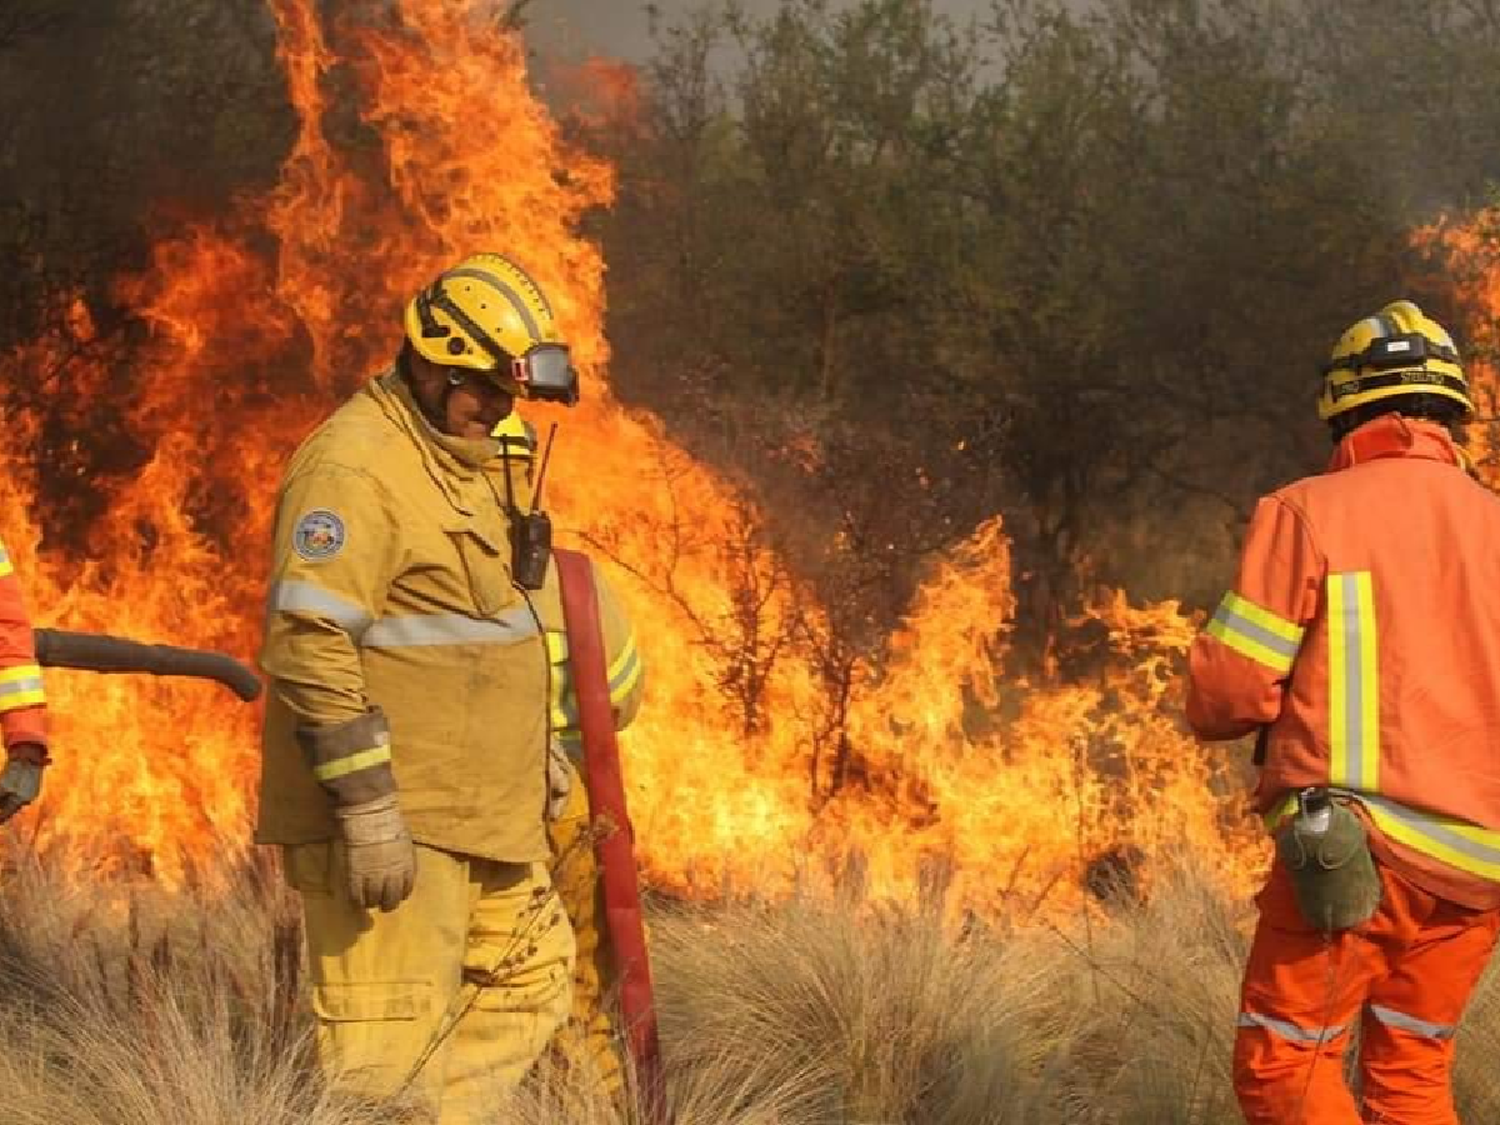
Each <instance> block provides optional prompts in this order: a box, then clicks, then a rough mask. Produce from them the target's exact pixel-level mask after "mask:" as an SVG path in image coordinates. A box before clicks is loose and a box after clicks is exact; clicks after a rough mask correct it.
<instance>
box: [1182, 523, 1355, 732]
mask: <svg viewBox="0 0 1500 1125" xmlns="http://www.w3.org/2000/svg"><path fill="white" fill-rule="evenodd" d="M1325 570H1326V563H1325V561H1324V559H1323V556H1322V554H1321V553H1320V552H1319V551H1318V548H1317V545H1316V544H1315V543H1314V542H1313V540H1312V538H1311V536H1310V534H1309V533H1308V530H1307V527H1306V525H1305V524H1304V522H1303V520H1302V518H1301V516H1300V515H1298V514H1297V512H1296V511H1294V510H1293V509H1292V508H1291V507H1289V506H1288V505H1287V504H1286V503H1284V502H1283V501H1281V500H1280V499H1278V498H1276V497H1274V496H1268V497H1265V498H1264V499H1262V500H1261V501H1260V503H1259V504H1258V505H1257V507H1256V509H1255V515H1254V516H1253V517H1252V518H1251V521H1250V528H1249V530H1248V532H1247V533H1246V536H1245V548H1244V551H1243V553H1242V555H1241V557H1240V568H1239V574H1238V576H1237V577H1236V579H1235V583H1234V588H1233V589H1231V590H1230V591H1229V592H1228V593H1227V594H1225V595H1224V599H1223V600H1222V601H1221V602H1220V603H1219V608H1218V609H1217V610H1216V611H1215V613H1214V616H1213V619H1212V620H1211V621H1209V623H1208V625H1207V626H1205V628H1204V630H1203V632H1202V633H1201V634H1199V636H1198V637H1197V638H1196V639H1195V640H1194V641H1193V646H1192V649H1191V651H1190V653H1189V657H1188V695H1187V718H1188V723H1189V725H1190V726H1191V727H1192V728H1193V731H1194V733H1196V734H1197V735H1198V737H1199V738H1202V739H1206V740H1209V741H1222V740H1227V739H1233V738H1240V737H1242V736H1244V735H1247V734H1250V733H1251V732H1253V731H1255V730H1256V729H1257V728H1259V727H1262V726H1264V725H1266V724H1267V723H1271V722H1274V721H1275V720H1276V718H1277V717H1278V716H1279V715H1280V714H1281V706H1282V699H1283V695H1284V693H1285V690H1286V681H1287V679H1288V677H1289V676H1290V675H1291V671H1292V666H1293V664H1294V663H1295V662H1296V659H1297V654H1298V653H1299V652H1300V651H1301V648H1302V638H1303V636H1304V635H1305V633H1306V630H1307V625H1308V623H1309V622H1311V621H1312V619H1313V617H1314V615H1315V614H1316V613H1317V608H1318V596H1319V595H1318V591H1319V586H1320V583H1321V581H1322V577H1323V574H1324V572H1325Z"/></svg>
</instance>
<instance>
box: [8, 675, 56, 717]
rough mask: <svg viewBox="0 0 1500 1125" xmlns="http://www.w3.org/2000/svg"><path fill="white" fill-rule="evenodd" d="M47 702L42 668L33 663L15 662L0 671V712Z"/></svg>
mask: <svg viewBox="0 0 1500 1125" xmlns="http://www.w3.org/2000/svg"><path fill="white" fill-rule="evenodd" d="M46 702H47V693H46V692H45V691H44V690H43V684H42V670H41V668H40V667H38V666H37V665H35V664H17V665H15V666H14V667H12V668H6V669H4V670H3V671H0V713H4V712H6V711H18V710H20V709H21V708H22V707H36V706H38V705H39V704H43V703H46Z"/></svg>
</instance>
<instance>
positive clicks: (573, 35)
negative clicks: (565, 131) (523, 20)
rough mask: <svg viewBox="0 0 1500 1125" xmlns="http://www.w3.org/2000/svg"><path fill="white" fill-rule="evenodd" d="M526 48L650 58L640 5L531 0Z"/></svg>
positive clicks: (941, 2)
mask: <svg viewBox="0 0 1500 1125" xmlns="http://www.w3.org/2000/svg"><path fill="white" fill-rule="evenodd" d="M742 2H743V4H744V7H745V8H746V9H747V10H748V11H751V12H770V11H774V10H775V9H776V7H777V6H778V5H779V3H780V0H742ZM656 6H657V8H659V9H660V10H661V13H662V15H663V16H664V17H665V18H666V19H668V20H671V19H673V18H674V17H677V16H679V15H681V14H683V13H685V12H689V11H692V10H693V9H695V8H699V7H702V6H703V0H657V2H656ZM933 7H934V8H935V9H936V10H937V11H939V12H943V13H945V14H948V15H955V16H970V15H973V14H974V13H976V12H983V11H988V10H989V8H990V2H989V0H934V3H933ZM526 15H527V20H528V24H529V28H530V31H529V38H530V40H531V43H532V46H533V47H534V48H535V49H537V50H538V51H541V52H543V53H545V54H560V55H562V56H563V57H575V58H576V57H581V56H585V55H593V54H599V55H607V56H610V57H613V58H620V59H625V60H627V61H630V62H640V61H642V60H643V59H645V58H646V57H647V56H648V55H649V54H650V52H651V39H650V36H649V34H648V33H647V23H646V3H645V0H533V2H532V4H531V6H530V7H529V8H528V9H527V12H526Z"/></svg>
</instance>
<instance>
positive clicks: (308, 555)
mask: <svg viewBox="0 0 1500 1125" xmlns="http://www.w3.org/2000/svg"><path fill="white" fill-rule="evenodd" d="M344 539H345V534H344V521H343V520H341V519H339V517H338V516H337V515H336V514H335V513H333V512H330V511H329V510H328V509H327V508H314V509H313V510H312V511H310V512H308V513H307V514H306V515H305V516H303V517H302V518H301V519H300V520H298V521H297V529H296V530H295V531H293V532H292V549H293V550H295V551H296V552H297V553H298V554H299V555H301V556H302V557H303V558H304V559H306V560H307V561H308V562H320V561H322V560H323V559H331V558H333V556H334V555H336V554H338V553H339V552H340V551H342V550H343V549H344Z"/></svg>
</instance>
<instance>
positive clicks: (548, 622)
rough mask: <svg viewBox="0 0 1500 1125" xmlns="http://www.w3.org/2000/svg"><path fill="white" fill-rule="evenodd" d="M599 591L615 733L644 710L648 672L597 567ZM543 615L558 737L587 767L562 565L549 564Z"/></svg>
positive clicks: (540, 603)
mask: <svg viewBox="0 0 1500 1125" xmlns="http://www.w3.org/2000/svg"><path fill="white" fill-rule="evenodd" d="M589 565H590V567H591V568H592V569H593V572H594V588H595V589H596V590H597V591H598V593H599V624H600V627H601V628H602V630H603V632H604V662H605V669H606V671H607V672H608V675H609V701H610V704H611V705H612V706H613V708H614V713H615V729H616V730H624V729H625V728H626V727H628V726H629V725H630V724H631V722H632V721H633V720H634V719H635V716H636V713H637V712H638V711H639V710H640V709H641V697H642V695H643V694H644V693H645V689H646V666H645V662H644V661H643V660H642V659H641V654H640V652H639V650H637V648H636V645H635V630H634V629H632V628H631V625H630V619H629V618H628V617H626V616H625V611H624V609H623V608H622V607H621V605H620V599H619V598H617V597H616V596H615V592H614V590H613V589H612V588H611V587H610V585H609V582H608V580H607V579H606V578H605V577H604V572H603V571H602V570H600V569H599V567H597V566H594V565H593V560H592V559H590V560H589ZM535 601H536V609H537V614H538V616H539V617H540V618H541V621H542V627H543V628H544V629H545V630H546V632H547V656H548V659H549V660H550V662H551V665H552V682H551V702H552V732H553V734H554V735H556V737H557V739H558V741H559V742H561V743H562V745H563V746H564V747H565V748H566V749H567V751H568V754H569V756H570V757H572V758H573V760H574V763H575V764H578V763H579V762H580V761H581V756H582V754H583V733H582V731H581V730H580V729H579V726H578V696H577V695H576V693H575V692H574V690H573V676H572V668H571V666H570V665H569V663H568V631H567V628H566V623H565V622H564V620H563V611H562V591H561V589H560V588H559V586H558V580H557V564H556V562H549V563H548V564H547V581H546V584H545V585H544V586H543V587H542V588H541V589H540V590H538V591H537V592H536V596H535Z"/></svg>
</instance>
